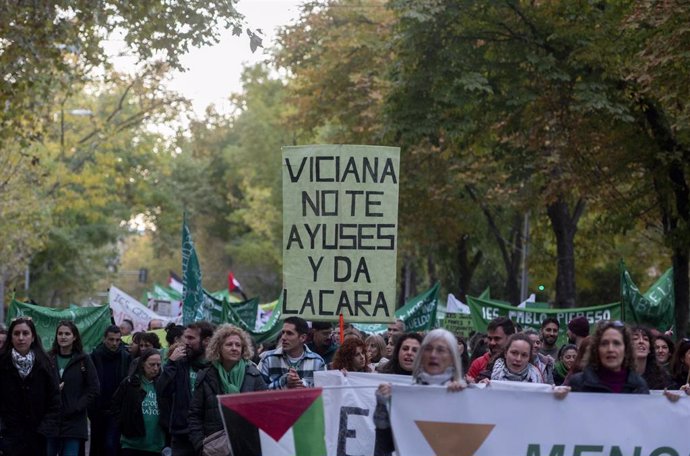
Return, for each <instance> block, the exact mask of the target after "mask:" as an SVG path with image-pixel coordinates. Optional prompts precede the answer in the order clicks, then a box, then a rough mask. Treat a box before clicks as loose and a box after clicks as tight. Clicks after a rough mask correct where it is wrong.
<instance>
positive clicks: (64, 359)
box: [57, 353, 72, 378]
mask: <svg viewBox="0 0 690 456" xmlns="http://www.w3.org/2000/svg"><path fill="white" fill-rule="evenodd" d="M71 359H72V354H71V353H70V354H69V355H67V356H64V355H61V354H59V353H58V355H57V366H58V372H59V373H60V378H62V374H63V373H64V372H65V367H67V364H69V362H70V360H71Z"/></svg>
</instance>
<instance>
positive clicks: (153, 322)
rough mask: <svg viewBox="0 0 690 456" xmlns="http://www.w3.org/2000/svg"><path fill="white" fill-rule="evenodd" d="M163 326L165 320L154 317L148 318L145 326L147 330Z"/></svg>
mask: <svg viewBox="0 0 690 456" xmlns="http://www.w3.org/2000/svg"><path fill="white" fill-rule="evenodd" d="M163 328H165V322H164V321H163V320H160V319H158V318H154V319H153V320H149V324H148V327H147V329H146V330H147V331H153V330H154V329H163Z"/></svg>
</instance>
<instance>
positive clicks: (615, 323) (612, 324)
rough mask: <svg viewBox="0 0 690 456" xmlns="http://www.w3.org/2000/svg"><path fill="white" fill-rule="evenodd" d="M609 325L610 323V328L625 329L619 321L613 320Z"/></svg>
mask: <svg viewBox="0 0 690 456" xmlns="http://www.w3.org/2000/svg"><path fill="white" fill-rule="evenodd" d="M610 323H611V326H613V327H614V328H624V327H625V323H623V322H622V321H620V320H613V321H611V322H610Z"/></svg>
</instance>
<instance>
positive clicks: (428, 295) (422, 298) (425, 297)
mask: <svg viewBox="0 0 690 456" xmlns="http://www.w3.org/2000/svg"><path fill="white" fill-rule="evenodd" d="M440 288H441V284H440V283H437V284H436V285H434V286H433V287H431V288H429V289H428V290H427V291H425V292H424V293H422V294H420V295H417V296H415V297H414V298H411V299H410V300H409V301H407V302H406V303H405V305H404V306H402V307H401V308H399V309H398V310H396V311H395V318H396V319H400V320H402V321H404V322H405V331H406V332H422V331H430V330H432V329H434V327H435V326H436V311H437V309H438V292H439V290H440ZM354 326H355V328H357V329H359V330H360V331H364V332H366V333H368V334H381V333H384V332H386V330H387V326H386V325H382V324H363V323H362V324H360V323H356V324H355V325H354Z"/></svg>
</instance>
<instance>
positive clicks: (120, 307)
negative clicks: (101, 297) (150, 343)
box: [108, 285, 170, 332]
mask: <svg viewBox="0 0 690 456" xmlns="http://www.w3.org/2000/svg"><path fill="white" fill-rule="evenodd" d="M108 301H109V302H110V308H111V309H113V318H114V319H115V323H116V324H118V325H119V324H120V323H122V320H123V319H125V318H127V319H129V320H132V323H134V332H137V331H146V328H147V327H148V324H149V321H151V320H153V319H158V320H163V322H165V323H166V324H167V322H168V321H169V320H170V319H169V318H167V317H163V316H161V315H158V314H157V313H156V312H154V311H153V310H151V309H149V308H148V307H146V306H145V305H143V304H142V303H140V302H139V301H137V300H136V299H134V298H133V297H131V296H130V295H128V294H127V293H125V292H124V291H122V290H120V289H119V288H117V287H116V286H113V285H111V286H110V290H109V291H108Z"/></svg>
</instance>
